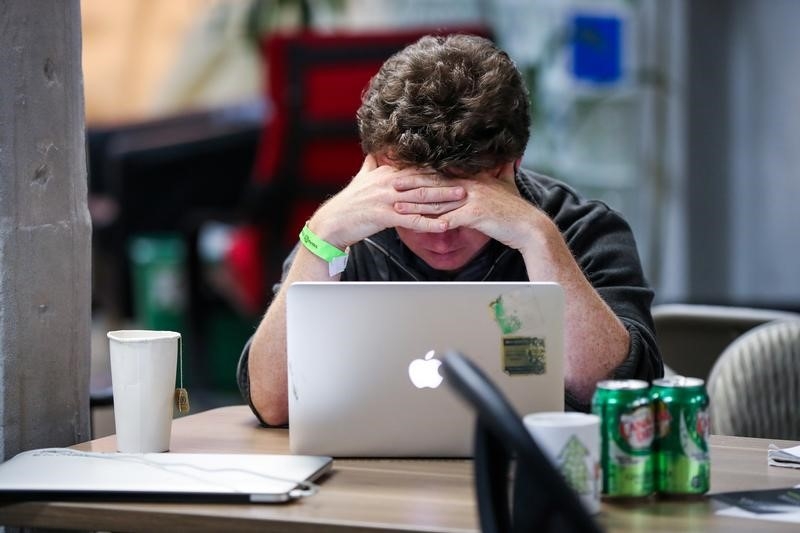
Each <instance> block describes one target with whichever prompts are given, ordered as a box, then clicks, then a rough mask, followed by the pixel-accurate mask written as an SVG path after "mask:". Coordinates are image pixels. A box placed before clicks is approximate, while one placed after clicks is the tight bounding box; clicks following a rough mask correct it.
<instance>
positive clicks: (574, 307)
mask: <svg viewBox="0 0 800 533" xmlns="http://www.w3.org/2000/svg"><path fill="white" fill-rule="evenodd" d="M458 181H459V182H460V183H461V184H462V185H463V186H464V187H465V189H466V190H467V202H466V203H465V205H464V206H463V207H461V208H458V209H455V210H453V211H450V212H448V213H446V214H443V215H442V216H441V217H440V218H441V219H444V220H447V222H448V224H449V225H450V227H453V228H456V227H460V226H466V227H471V228H474V229H477V230H479V231H481V232H482V233H484V234H485V235H488V236H490V237H492V238H494V239H496V240H498V241H500V242H502V243H503V244H505V245H506V246H508V247H510V248H513V249H516V250H518V251H519V252H520V253H521V254H522V257H523V259H524V261H525V266H526V269H527V271H528V278H529V279H530V280H532V281H537V280H540V281H556V282H558V283H559V284H560V285H561V286H562V287H563V289H564V294H565V331H564V336H565V339H564V341H565V343H564V347H565V368H564V379H565V386H566V389H567V391H568V392H570V393H571V394H572V395H573V396H574V397H575V398H576V399H577V400H578V401H579V402H581V403H584V404H585V403H588V402H589V401H590V400H591V396H592V394H593V392H594V389H595V386H596V384H597V382H598V381H600V380H602V379H606V378H610V377H612V376H613V373H614V370H615V369H616V368H617V367H618V366H619V365H620V364H622V362H623V361H625V359H626V357H627V355H628V349H629V344H630V336H629V334H628V330H627V329H626V328H625V326H624V324H623V323H622V322H621V321H620V319H619V318H618V317H617V315H616V314H615V313H614V312H613V311H612V310H611V308H610V307H609V306H608V305H607V304H606V303H605V301H604V300H603V299H602V298H601V296H600V295H599V294H598V292H597V291H596V290H595V288H594V287H593V286H592V284H591V283H590V282H589V280H587V278H586V276H585V275H584V274H583V271H582V270H581V267H580V266H579V265H578V264H577V262H576V261H575V258H574V257H573V255H572V252H571V251H570V249H569V247H568V246H567V243H566V242H565V240H564V237H563V236H562V234H561V232H560V231H559V228H558V227H557V226H556V224H555V223H554V222H553V221H552V220H551V219H550V218H549V217H548V215H547V214H546V213H544V212H543V211H542V210H540V209H539V208H538V207H536V206H535V205H533V204H531V203H530V202H529V201H527V200H526V199H524V198H522V196H521V195H520V193H519V191H518V189H517V187H516V185H515V183H514V166H513V164H512V163H509V164H507V165H504V166H503V167H502V168H500V169H499V170H498V171H497V172H494V173H492V174H484V175H479V176H477V177H475V178H471V179H465V180H458ZM406 208H408V206H406Z"/></svg>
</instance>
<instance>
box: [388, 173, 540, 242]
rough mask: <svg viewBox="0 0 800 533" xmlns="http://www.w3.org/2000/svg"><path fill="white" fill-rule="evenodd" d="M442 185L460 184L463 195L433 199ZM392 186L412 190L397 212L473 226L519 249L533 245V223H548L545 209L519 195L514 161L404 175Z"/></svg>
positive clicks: (397, 206)
mask: <svg viewBox="0 0 800 533" xmlns="http://www.w3.org/2000/svg"><path fill="white" fill-rule="evenodd" d="M442 185H449V186H451V187H461V188H463V189H464V191H466V198H465V199H463V200H459V201H449V202H447V201H439V200H436V199H434V197H435V196H436V192H435V191H439V190H440V189H439V188H440V187H441V186H442ZM395 186H396V187H397V188H398V190H401V191H404V192H406V193H410V194H412V198H411V200H409V201H402V202H398V203H396V204H395V211H397V212H398V213H403V214H409V215H410V214H417V215H422V216H426V217H429V218H430V219H431V220H436V221H440V222H445V223H446V224H447V228H448V229H455V228H459V227H467V228H472V229H475V230H478V231H480V232H481V233H483V234H484V235H486V236H488V237H491V238H493V239H495V240H497V241H499V242H501V243H503V244H505V245H506V246H508V247H509V248H514V249H516V250H520V251H521V252H524V251H525V249H526V248H528V247H530V246H532V242H531V241H532V236H533V235H534V234H535V233H534V232H532V231H531V228H532V227H535V226H536V225H537V224H548V225H549V224H551V222H550V220H549V219H548V218H547V216H546V215H545V214H544V213H542V212H541V211H540V210H539V209H537V208H536V206H534V205H532V204H531V203H530V202H528V201H527V200H525V199H524V198H522V196H521V195H520V193H519V191H518V190H517V186H516V184H515V182H514V163H513V162H510V163H508V164H506V165H503V166H502V167H500V168H499V169H498V170H492V171H487V172H482V173H480V174H477V175H474V176H470V177H466V178H444V177H442V176H440V175H439V174H431V175H409V176H403V177H401V178H398V179H397V181H396V185H395ZM403 227H407V226H403ZM411 229H414V228H411Z"/></svg>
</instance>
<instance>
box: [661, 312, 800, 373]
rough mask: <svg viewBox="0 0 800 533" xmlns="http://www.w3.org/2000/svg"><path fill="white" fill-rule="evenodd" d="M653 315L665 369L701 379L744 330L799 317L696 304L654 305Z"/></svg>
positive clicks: (791, 314)
mask: <svg viewBox="0 0 800 533" xmlns="http://www.w3.org/2000/svg"><path fill="white" fill-rule="evenodd" d="M652 315H653V322H654V324H655V328H656V338H657V339H658V346H659V349H660V350H661V356H662V358H663V359H664V364H665V372H667V373H670V370H671V371H673V372H674V373H676V374H680V375H683V376H692V377H698V378H702V379H706V378H707V377H708V374H709V372H710V371H711V367H712V366H713V365H714V362H715V361H716V360H717V357H719V355H720V354H721V353H722V352H723V351H724V350H725V348H726V347H727V346H728V345H729V344H730V343H731V342H733V341H734V340H735V339H736V338H738V337H739V336H741V335H742V334H743V333H745V332H747V331H749V330H750V329H752V328H754V327H756V326H758V325H761V324H764V323H766V322H769V321H772V320H779V319H782V320H792V319H800V314H797V313H791V312H788V311H778V310H773V309H755V308H750V307H735V306H722V305H699V304H660V305H655V306H653V308H652ZM666 367H669V368H666Z"/></svg>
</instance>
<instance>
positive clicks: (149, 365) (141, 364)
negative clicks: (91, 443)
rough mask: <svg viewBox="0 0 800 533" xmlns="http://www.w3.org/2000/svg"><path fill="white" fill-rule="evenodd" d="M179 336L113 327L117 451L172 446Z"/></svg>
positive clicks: (137, 451) (112, 353)
mask: <svg viewBox="0 0 800 533" xmlns="http://www.w3.org/2000/svg"><path fill="white" fill-rule="evenodd" d="M180 337H181V334H180V333H177V332H175V331H146V330H121V331H109V332H108V339H109V351H110V354H111V385H112V390H113V393H114V424H115V425H116V434H117V450H118V451H120V452H125V453H147V452H166V451H168V450H169V439H170V435H171V431H172V413H173V405H174V403H175V371H176V369H177V362H178V341H179V339H180Z"/></svg>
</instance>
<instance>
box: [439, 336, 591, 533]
mask: <svg viewBox="0 0 800 533" xmlns="http://www.w3.org/2000/svg"><path fill="white" fill-rule="evenodd" d="M441 368H442V370H443V373H444V377H445V381H446V382H447V383H448V384H449V385H450V386H452V387H453V388H454V389H455V390H456V391H457V392H458V393H459V394H460V395H461V397H462V398H464V399H465V400H466V401H467V403H469V404H470V405H471V406H472V407H473V408H474V409H475V412H476V415H477V421H476V424H475V449H474V457H475V492H476V495H477V498H478V511H479V516H480V523H481V531H482V532H483V533H506V532H512V533H523V532H526V533H528V532H532V531H548V532H549V531H552V532H556V531H558V532H573V531H574V532H578V531H580V532H594V531H601V529H600V527H599V525H598V524H597V523H596V522H595V521H594V519H593V518H592V516H591V515H590V514H589V512H588V511H587V510H586V509H585V508H584V507H583V504H582V503H581V501H580V499H579V497H578V495H577V494H576V493H575V492H574V491H573V490H572V489H571V488H570V487H569V485H567V482H566V481H565V480H564V478H563V477H562V476H561V473H560V472H559V471H558V470H557V469H556V468H555V467H554V466H553V465H552V463H551V462H550V461H549V459H548V458H547V457H546V456H545V455H544V453H543V452H542V451H541V449H540V448H539V446H538V445H537V444H536V442H535V441H534V440H533V437H531V435H530V433H528V430H527V429H526V428H525V426H524V424H523V423H522V419H521V418H520V417H519V415H518V414H517V413H516V411H515V410H514V407H513V406H512V405H511V404H510V403H509V402H508V400H507V399H506V398H505V396H504V395H503V394H502V392H501V391H500V390H499V389H498V388H497V387H496V386H495V385H494V384H493V383H492V382H491V381H490V380H489V378H488V377H487V376H486V375H485V374H484V373H483V372H482V371H481V370H480V369H479V368H478V367H477V366H475V365H474V364H473V363H472V362H471V361H470V360H469V359H467V358H466V357H465V356H463V355H462V354H460V353H458V352H454V351H451V352H448V353H447V354H445V356H444V357H443V362H442V367H441ZM509 488H511V489H512V490H509ZM509 496H511V498H513V500H512V501H509V500H510V498H509Z"/></svg>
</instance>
